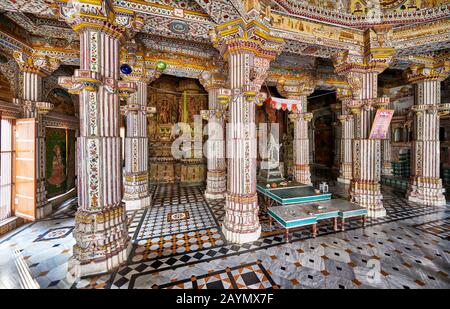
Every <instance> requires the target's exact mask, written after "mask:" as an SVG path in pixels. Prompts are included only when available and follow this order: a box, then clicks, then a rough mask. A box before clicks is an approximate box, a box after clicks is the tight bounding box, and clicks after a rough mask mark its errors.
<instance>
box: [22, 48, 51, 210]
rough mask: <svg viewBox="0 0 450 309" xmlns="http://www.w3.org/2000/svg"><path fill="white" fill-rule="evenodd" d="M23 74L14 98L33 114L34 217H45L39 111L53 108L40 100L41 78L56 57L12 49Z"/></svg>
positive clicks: (48, 206) (46, 204)
mask: <svg viewBox="0 0 450 309" xmlns="http://www.w3.org/2000/svg"><path fill="white" fill-rule="evenodd" d="M14 58H15V59H16V61H17V63H18V64H19V68H20V71H21V72H22V77H23V97H22V98H18V99H15V100H14V102H15V104H17V105H19V106H21V107H22V109H23V117H25V118H35V119H36V122H37V135H36V193H35V194H36V219H42V218H45V217H47V216H48V215H50V214H51V212H52V204H51V203H49V202H48V200H47V189H46V186H45V158H46V145H45V126H44V123H43V115H44V114H46V113H47V112H49V111H50V110H51V109H53V104H51V103H47V102H42V78H43V77H44V76H48V75H49V74H51V73H52V72H53V71H54V70H56V69H57V68H58V66H59V63H58V61H57V60H56V59H52V58H49V57H46V56H42V57H39V56H30V55H28V54H26V53H25V52H20V51H16V52H14Z"/></svg>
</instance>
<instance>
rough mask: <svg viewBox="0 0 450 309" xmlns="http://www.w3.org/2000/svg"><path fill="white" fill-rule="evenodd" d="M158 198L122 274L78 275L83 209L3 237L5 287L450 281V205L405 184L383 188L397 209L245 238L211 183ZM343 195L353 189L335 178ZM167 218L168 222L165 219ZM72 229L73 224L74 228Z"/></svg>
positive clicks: (137, 223)
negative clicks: (430, 200) (428, 199)
mask: <svg viewBox="0 0 450 309" xmlns="http://www.w3.org/2000/svg"><path fill="white" fill-rule="evenodd" d="M151 189H152V192H153V203H154V204H153V205H152V206H151V207H150V208H148V209H145V210H139V211H131V212H127V217H128V223H129V235H130V236H131V237H132V251H131V253H130V256H129V259H128V261H127V263H126V264H125V265H123V266H121V267H119V268H118V269H117V270H116V271H115V272H113V273H110V274H105V275H100V276H94V277H91V278H87V279H81V280H78V281H75V282H73V281H69V279H67V278H66V275H67V263H68V260H69V258H70V256H71V255H72V246H73V244H74V239H73V236H72V233H71V229H73V226H74V218H73V209H68V211H67V212H59V213H58V214H56V215H54V216H51V217H50V218H47V219H45V220H41V221H36V222H33V223H30V224H27V225H25V226H22V227H21V228H19V229H17V230H15V231H13V232H11V233H9V234H7V235H5V236H4V237H2V238H0V273H1V274H2V276H0V277H3V278H13V279H11V280H9V281H8V280H2V279H3V278H0V287H20V286H23V283H22V282H20V279H18V278H24V277H26V276H24V274H23V273H18V272H19V270H17V269H18V268H17V267H16V264H17V263H18V262H20V263H22V264H23V265H24V267H21V270H20V271H21V272H23V271H26V272H27V274H28V276H29V277H30V278H31V279H30V280H32V281H34V282H35V283H36V284H37V285H39V286H40V287H41V288H70V287H71V288H111V289H128V288H149V289H150V288H198V289H214V288H264V289H266V288H334V289H339V288H341V289H354V288H450V278H449V274H450V264H449V260H450V243H449V230H450V228H449V221H450V216H449V212H448V210H447V208H446V207H427V206H420V205H417V204H414V203H411V202H408V201H407V200H406V199H405V198H404V192H401V191H399V190H397V189H396V190H393V189H392V188H390V187H386V186H382V193H383V204H384V207H385V208H386V212H387V215H386V217H384V218H381V219H369V220H368V221H367V222H366V227H365V228H362V227H361V222H360V221H359V220H353V221H350V222H348V223H347V226H346V231H345V232H337V233H335V232H334V231H333V229H332V225H331V224H330V223H327V222H325V223H324V224H321V225H320V226H319V227H318V237H317V238H315V239H314V238H312V237H311V232H310V230H309V229H299V230H295V231H293V232H291V233H290V242H289V243H286V242H285V239H284V236H283V231H282V230H281V229H279V228H277V227H274V226H272V227H269V225H268V224H267V217H266V216H264V215H261V216H260V222H261V226H262V237H261V238H260V239H258V240H257V241H255V242H252V243H247V244H243V245H236V244H231V243H227V242H226V241H225V240H224V237H223V235H222V233H221V229H220V222H221V220H222V218H223V214H224V200H217V201H205V199H204V198H203V195H202V192H203V188H202V187H186V188H184V187H180V186H178V185H157V186H152V188H151ZM330 191H331V192H332V193H333V198H339V197H341V198H345V197H346V196H347V191H348V187H343V186H341V185H336V186H330ZM160 221H161V222H164V223H163V224H161V225H159V224H157V223H158V222H160ZM69 230H70V231H69Z"/></svg>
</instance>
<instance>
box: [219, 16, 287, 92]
mask: <svg viewBox="0 0 450 309" xmlns="http://www.w3.org/2000/svg"><path fill="white" fill-rule="evenodd" d="M210 33H211V40H212V42H213V45H214V47H215V48H217V49H218V50H219V52H220V54H221V55H222V57H223V58H224V59H225V60H226V61H228V60H229V56H230V55H236V56H239V55H249V54H250V55H253V57H250V58H249V59H248V61H250V63H249V70H248V71H244V72H243V73H245V75H246V76H245V83H244V85H243V86H246V88H247V90H244V91H245V92H246V93H248V94H249V96H250V97H252V96H253V97H254V94H256V93H258V92H259V89H260V88H261V85H262V84H263V83H264V81H265V80H266V78H267V74H268V71H269V67H270V62H271V61H272V60H274V59H275V58H276V57H277V56H278V54H279V53H281V50H282V48H283V46H284V40H283V39H282V38H279V37H275V36H273V35H272V34H271V33H270V29H269V27H267V26H266V25H264V24H263V23H262V22H259V21H257V20H255V19H252V20H250V21H248V22H247V21H244V20H243V19H242V18H238V19H236V20H233V21H231V22H228V23H225V24H222V25H219V26H216V27H215V28H214V29H213V30H211V32H210Z"/></svg>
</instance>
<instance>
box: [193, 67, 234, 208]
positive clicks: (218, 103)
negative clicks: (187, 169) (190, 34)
mask: <svg viewBox="0 0 450 309" xmlns="http://www.w3.org/2000/svg"><path fill="white" fill-rule="evenodd" d="M225 81H226V78H225V77H224V76H222V75H221V74H220V70H219V69H213V70H212V71H209V72H205V73H204V74H202V76H201V77H200V82H201V83H202V85H203V87H204V88H205V89H206V91H208V110H206V111H202V116H203V118H204V119H205V120H207V121H208V140H207V141H206V157H207V168H208V172H207V178H206V191H205V197H206V198H207V199H222V198H225V194H226V191H227V176H226V168H227V167H226V160H225V115H226V106H225V104H223V103H228V102H227V101H225V102H224V101H223V98H222V99H220V98H219V96H220V94H221V93H222V92H223V91H222V89H223V87H225V84H226V82H225Z"/></svg>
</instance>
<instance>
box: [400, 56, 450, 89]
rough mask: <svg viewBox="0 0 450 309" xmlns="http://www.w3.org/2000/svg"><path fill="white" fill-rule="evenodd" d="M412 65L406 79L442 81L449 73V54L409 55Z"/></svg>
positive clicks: (417, 81) (416, 81) (412, 80)
mask: <svg viewBox="0 0 450 309" xmlns="http://www.w3.org/2000/svg"><path fill="white" fill-rule="evenodd" d="M410 60H411V61H412V62H413V65H411V66H410V67H409V74H408V81H409V82H410V83H419V82H423V81H432V80H435V81H443V80H444V79H446V78H447V77H448V75H449V74H450V54H448V53H447V54H442V55H439V56H435V57H433V56H421V57H419V56H416V57H410Z"/></svg>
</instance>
